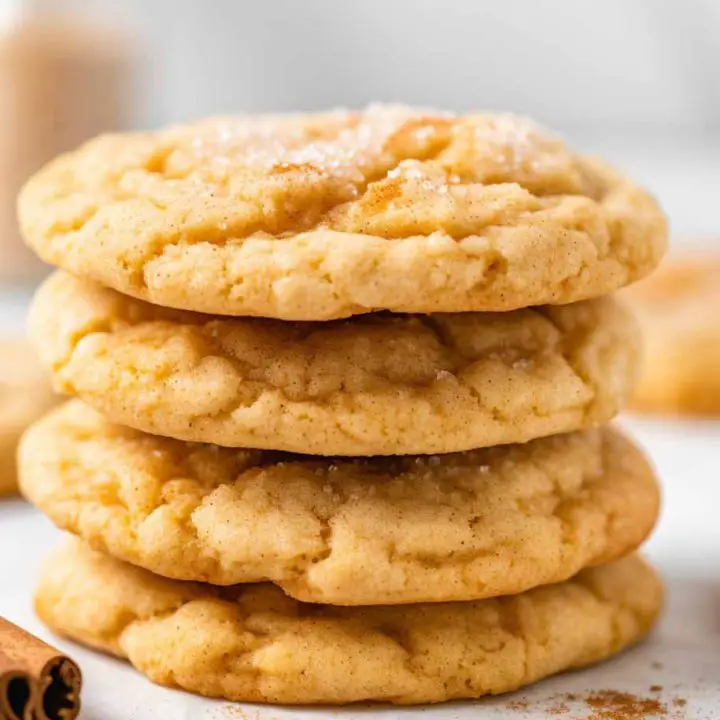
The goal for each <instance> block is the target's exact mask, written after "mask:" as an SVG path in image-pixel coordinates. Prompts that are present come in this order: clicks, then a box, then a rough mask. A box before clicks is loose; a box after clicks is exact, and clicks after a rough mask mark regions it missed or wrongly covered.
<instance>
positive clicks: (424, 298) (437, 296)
mask: <svg viewBox="0 0 720 720" xmlns="http://www.w3.org/2000/svg"><path fill="white" fill-rule="evenodd" d="M323 124H324V126H323ZM290 125H293V128H292V129H290ZM321 126H322V127H321ZM338 128H341V129H340V130H338ZM19 215H20V220H21V225H22V228H23V232H24V235H25V237H26V238H27V240H28V241H29V243H30V244H31V246H33V248H34V249H35V250H36V251H37V252H38V253H39V254H40V255H41V256H42V257H43V258H44V259H45V260H47V261H49V262H54V263H57V264H60V265H62V266H64V267H65V268H66V269H68V270H70V271H72V272H75V273H77V274H79V275H86V276H88V277H91V278H93V279H95V280H96V281H99V282H102V283H103V284H105V285H108V286H111V287H113V288H115V289H117V290H119V291H121V292H125V293H127V294H131V295H135V296H137V297H140V298H143V299H147V300H150V301H152V302H154V303H156V304H163V305H167V306H172V307H179V308H185V309H188V310H197V311H203V312H211V313H216V314H226V315H243V316H266V317H276V318H279V319H286V320H293V319H296V320H328V319H333V318H340V317H345V316H349V315H353V314H360V313H365V312H369V311H374V310H377V309H387V310H392V311H394V312H421V313H428V312H466V311H483V310H487V311H497V310H511V309H515V308H519V307H526V306H531V305H538V304H546V303H558V304H562V303H568V302H573V301H578V300H582V299H586V298H590V297H596V296H599V295H602V294H606V293H608V292H612V291H613V290H615V289H617V288H619V287H620V286H622V285H625V284H627V283H629V282H632V281H634V280H636V279H638V278H639V277H642V276H643V275H644V274H646V273H647V272H648V271H649V270H650V269H652V267H654V266H655V265H656V264H657V262H658V261H659V258H660V256H661V255H662V254H663V252H664V248H665V244H666V242H667V229H666V224H665V220H664V218H663V216H662V214H661V212H660V211H659V209H658V208H657V205H656V204H655V202H654V200H653V199H652V198H650V197H649V196H648V195H647V194H646V193H645V192H644V191H643V190H641V189H640V188H639V187H637V186H636V185H634V184H633V183H632V182H630V181H629V180H626V179H624V178H622V177H621V176H619V175H618V174H617V173H615V172H614V171H613V170H611V169H610V168H607V167H606V166H604V165H602V163H600V162H599V161H597V160H594V159H590V158H586V157H584V156H580V155H574V154H572V153H571V152H570V151H569V150H567V149H566V148H565V147H564V145H562V143H561V142H560V141H559V140H557V139H555V138H553V137H552V136H550V135H548V134H546V133H544V132H543V131H542V130H541V129H539V128H537V127H536V126H534V125H533V124H532V123H530V122H529V121H527V120H524V119H519V118H512V117H509V116H471V117H466V118H462V117H443V116H438V115H436V116H432V115H428V114H422V113H420V114H418V113H413V112H412V111H410V110H407V109H400V110H399V109H397V108H395V109H382V108H381V109H374V110H369V111H367V112H365V113H355V114H352V113H350V114H347V115H346V116H345V118H344V119H338V117H335V118H334V119H333V118H330V119H328V118H327V116H326V117H325V119H318V117H317V116H316V117H312V116H304V117H297V118H294V119H292V120H290V121H286V120H277V119H267V118H266V119H255V120H247V119H246V120H237V121H232V120H220V121H215V122H209V123H207V122H206V123H204V124H203V123H201V124H198V125H196V126H188V127H186V128H178V129H173V130H169V131H161V132H159V133H155V134H144V135H128V136H111V137H105V138H100V139H98V140H97V141H94V142H91V143H89V144H88V145H86V146H85V147H83V148H81V149H80V150H78V151H76V152H75V153H71V154H69V155H66V156H63V157H61V158H59V159H58V160H57V161H55V162H54V163H52V164H50V165H49V166H48V167H46V168H45V169H44V170H42V171H41V172H40V173H39V174H38V175H37V176H36V177H35V178H34V179H31V180H30V181H29V182H28V184H27V185H26V187H25V189H24V190H23V192H22V194H21V197H20V201H19Z"/></svg>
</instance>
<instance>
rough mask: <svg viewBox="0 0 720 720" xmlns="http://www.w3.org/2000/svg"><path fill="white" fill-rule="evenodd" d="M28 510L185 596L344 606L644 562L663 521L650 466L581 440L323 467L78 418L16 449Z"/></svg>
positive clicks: (326, 462)
mask: <svg viewBox="0 0 720 720" xmlns="http://www.w3.org/2000/svg"><path fill="white" fill-rule="evenodd" d="M20 469H21V472H20V474H21V488H22V491H23V493H24V494H25V496H26V497H27V498H28V500H30V501H31V502H32V503H33V504H35V505H37V506H38V507H39V508H40V510H42V511H43V512H45V513H47V514H48V515H49V516H50V518H51V519H52V520H53V521H54V522H55V523H57V524H58V525H59V526H60V527H61V528H63V529H65V530H70V531H71V532H73V533H77V534H78V535H80V536H81V537H83V538H84V539H85V540H87V541H89V542H90V543H91V545H92V546H93V547H95V548H97V549H98V550H103V551H105V552H108V553H110V554H111V555H114V556H116V557H119V558H120V559H122V560H126V561H128V562H131V563H134V564H136V565H140V566H142V567H145V568H147V569H148V570H151V571H152V572H155V573H158V574H160V575H166V576H168V577H174V578H178V579H181V580H198V581H205V582H210V583H213V584H218V585H229V584H234V583H246V582H258V581H262V580H271V581H273V582H275V583H277V584H278V585H279V586H280V587H282V589H283V590H284V591H285V592H287V593H288V594H289V595H292V596H293V597H295V598H298V599H299V600H304V601H307V602H320V603H330V604H333V605H379V604H389V603H413V602H425V601H433V602H438V601H447V600H473V599H477V598H485V597H494V596H497V595H509V594H514V593H519V592H522V591H524V590H527V589H529V588H532V587H535V586H536V585H543V584H548V583H554V582H559V581H561V580H565V579H567V578H569V577H571V576H572V575H575V573H577V572H578V571H579V570H581V569H582V568H584V567H586V566H588V565H595V564H601V563H606V562H609V561H610V560H614V559H616V558H618V557H621V556H623V555H626V554H628V553H629V552H631V551H632V550H634V549H635V548H637V547H638V545H640V543H641V542H642V541H643V540H644V539H645V538H646V537H647V535H648V534H649V533H650V531H651V529H652V527H653V525H654V523H655V520H656V518H657V514H658V505H659V490H658V486H657V482H656V480H655V478H654V475H653V472H652V470H651V469H650V467H649V466H648V464H647V462H646V460H645V458H644V457H643V454H642V453H641V452H640V450H638V449H637V448H636V447H635V446H633V445H632V444H631V443H630V442H629V441H628V440H627V439H626V438H625V437H624V436H623V435H621V434H620V433H619V432H618V431H616V430H613V429H610V428H601V429H598V430H586V431H582V432H577V433H571V434H568V435H557V436H553V437H549V438H542V439H540V440H534V441H532V442H530V443H527V444H525V445H505V446H502V447H496V448H486V449H483V450H475V451H470V452H466V453H458V454H451V455H436V456H420V457H392V458H371V459H361V460H357V459H325V458H312V457H308V456H297V455H285V454H278V453H272V452H262V451H247V450H231V449H229V448H218V447H217V446H213V445H199V444H189V443H184V442H181V441H178V440H169V439H166V438H161V437H157V436H154V435H145V434H143V433H140V432H138V431H136V430H130V429H128V428H125V427H122V426H119V425H111V424H110V423H108V422H106V421H105V420H103V419H102V417H101V416H99V415H98V414H97V413H96V412H95V411H93V410H91V409H90V408H88V407H87V406H84V405H82V404H81V403H79V402H78V401H73V402H70V403H68V404H67V405H66V406H64V407H62V408H60V409H58V410H56V411H55V412H53V413H51V414H50V415H48V416H47V417H46V418H45V419H43V420H41V421H40V422H38V423H37V424H36V425H35V426H34V427H33V428H32V429H31V430H30V431H29V432H28V433H27V434H26V436H25V438H24V441H23V445H22V447H21V450H20Z"/></svg>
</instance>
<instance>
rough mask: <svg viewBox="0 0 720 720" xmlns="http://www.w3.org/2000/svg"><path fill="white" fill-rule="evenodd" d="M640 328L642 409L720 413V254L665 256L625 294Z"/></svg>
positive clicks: (638, 402)
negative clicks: (655, 269) (643, 348)
mask: <svg viewBox="0 0 720 720" xmlns="http://www.w3.org/2000/svg"><path fill="white" fill-rule="evenodd" d="M627 297H628V299H629V300H630V301H631V302H632V304H633V307H634V308H635V310H636V312H637V316H638V318H639V320H640V322H641V323H642V326H643V337H644V340H645V345H646V352H645V357H646V358H647V362H646V363H645V367H644V370H643V373H642V374H641V380H640V382H639V384H638V386H637V388H636V390H635V393H634V395H633V403H632V404H633V406H634V407H635V408H637V409H640V410H649V411H657V412H673V413H680V414H707V415H718V414H720V323H719V322H718V319H717V311H718V309H720V254H719V253H712V252H705V253H693V254H688V255H685V256H681V255H678V256H675V257H671V258H668V261H667V262H665V263H663V265H662V267H661V268H660V270H659V271H658V272H657V273H655V274H653V276H652V277H650V278H648V280H647V281H645V282H642V283H639V284H638V285H637V286H636V287H634V288H632V290H630V291H629V292H628V294H627Z"/></svg>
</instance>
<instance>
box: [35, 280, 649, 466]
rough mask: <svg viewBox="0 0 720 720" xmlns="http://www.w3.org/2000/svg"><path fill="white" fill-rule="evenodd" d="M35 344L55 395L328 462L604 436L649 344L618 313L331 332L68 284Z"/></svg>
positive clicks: (153, 426)
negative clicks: (584, 431)
mask: <svg viewBox="0 0 720 720" xmlns="http://www.w3.org/2000/svg"><path fill="white" fill-rule="evenodd" d="M30 334H31V337H32V339H33V341H34V342H35V344H36V347H37V348H38V350H39V352H40V355H41V357H42V358H43V360H44V361H45V363H46V364H47V365H48V366H49V367H50V368H51V369H52V374H53V378H54V382H55V385H56V388H57V389H58V390H60V391H61V392H64V393H67V394H70V395H77V396H79V397H80V398H82V399H83V400H85V401H86V402H87V403H88V404H89V405H92V406H93V407H95V408H96V409H97V410H99V411H101V412H102V413H103V414H104V415H105V416H106V417H108V418H109V419H110V420H112V421H113V422H118V423H122V424H123V425H128V426H130V427H135V428H137V429H140V430H144V431H146V432H151V433H155V434H158V435H166V436H169V437H175V438H179V439H181V440H191V441H201V442H208V443H215V444H217V445H223V446H230V447H249V448H260V449H272V450H286V451H290V452H300V453H310V454H319V455H392V454H418V453H419V454H422V453H442V452H453V451H460V450H467V449H471V448H476V447H485V446H491V445H498V444H503V443H511V442H525V441H527V440H531V439H533V438H536V437H540V436H544V435H551V434H555V433H559V432H567V431H570V430H576V429H579V428H583V427H588V426H593V425H598V424H600V423H602V422H605V421H606V420H608V419H609V418H610V417H612V416H613V415H614V414H615V413H616V412H617V411H618V409H619V408H620V407H621V406H622V404H623V402H624V400H625V398H626V396H627V394H628V393H629V391H630V389H631V387H632V384H633V381H634V378H635V369H636V365H637V360H638V358H637V350H638V345H639V336H638V330H637V327H636V324H635V321H634V319H633V318H632V317H631V315H630V314H628V313H627V311H626V310H625V309H624V308H623V307H622V305H620V304H618V303H617V302H616V301H615V300H613V299H612V298H599V299H597V300H588V301H584V302H581V303H575V304H573V305H561V306H546V307H542V308H535V309H526V310H516V311H513V312H510V313H462V314H454V315H453V314H451V315H432V316H422V315H421V316H414V315H391V314H387V313H373V314H370V315H367V316H363V317H356V318H352V319H350V320H339V321H333V322H326V323H289V322H283V321H278V320H274V321H273V320H262V319H257V318H242V319H241V318H222V317H217V316H210V315H199V314H195V313H188V312H185V311H177V310H168V309H165V308H161V307H159V306H156V305H150V304H148V303H144V302H142V301H139V300H134V299H132V298H129V297H127V296H125V295H121V294H120V293H117V292H115V291H113V290H109V289H105V288H102V287H100V286H99V285H96V284H94V283H92V282H90V281H87V280H80V279H77V278H74V277H73V276H71V275H67V274H63V273H58V274H56V275H55V276H53V277H51V278H50V279H49V280H48V281H47V282H46V283H45V285H44V286H43V287H42V288H41V289H40V290H39V291H38V294H37V296H36V298H35V301H34V303H33V308H32V310H31V317H30Z"/></svg>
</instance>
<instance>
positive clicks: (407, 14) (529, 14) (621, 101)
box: [0, 0, 720, 236]
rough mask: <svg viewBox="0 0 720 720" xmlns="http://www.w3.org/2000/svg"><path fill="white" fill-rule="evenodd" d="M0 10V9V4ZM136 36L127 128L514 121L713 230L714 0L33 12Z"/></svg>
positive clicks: (690, 228)
mask: <svg viewBox="0 0 720 720" xmlns="http://www.w3.org/2000/svg"><path fill="white" fill-rule="evenodd" d="M7 1H8V0H0V2H7ZM37 7H38V8H41V9H43V10H51V11H58V10H65V11H71V12H74V13H75V14H76V15H77V16H93V17H94V18H96V19H97V20H98V21H100V22H102V23H104V24H106V25H111V26H121V27H125V28H126V29H127V30H128V31H129V32H130V33H133V34H134V35H135V36H136V38H137V42H136V50H137V55H136V58H137V66H136V69H137V72H136V75H135V81H136V82H135V85H134V92H133V97H134V100H133V106H132V109H131V112H130V113H129V122H131V124H133V125H134V126H137V127H155V126H159V125H163V124H166V123H170V122H178V121H181V120H185V119H188V118H193V117H197V116H201V115H208V114H218V113H235V112H243V111H269V110H275V111H278V110H279V111H282V110H286V111H289V110H313V109H318V108H327V107H335V106H361V105H363V104H366V103H367V102H370V101H373V100H382V101H395V102H398V101H400V102H407V103H413V104H421V105H430V106H436V107H440V108H443V109H452V110H459V111H462V110H469V109H496V110H511V111H515V112H521V113H526V114H529V115H531V116H534V117H536V118H537V119H539V120H540V121H542V122H544V123H545V124H547V125H549V126H551V127H552V128H554V129H556V130H558V131H560V132H562V133H563V134H565V135H567V136H568V137H569V139H570V141H571V142H573V143H574V144H575V145H578V146H580V147H582V148H585V149H588V150H591V151H597V152H602V153H605V154H606V155H609V156H610V158H611V159H612V160H613V161H614V162H615V163H616V164H618V165H620V166H621V167H623V168H625V169H626V170H627V171H628V172H631V173H633V174H634V175H636V176H637V177H638V178H639V179H640V180H642V181H644V182H645V183H646V184H648V185H649V186H650V187H651V188H652V189H653V190H654V191H655V192H656V193H657V194H658V195H659V196H660V198H661V200H662V202H663V204H664V205H665V207H666V208H667V210H668V212H669V213H670V216H671V220H672V222H673V227H674V229H675V231H676V233H677V234H678V235H691V236H696V235H707V234H712V233H715V232H718V231H720V218H719V217H717V215H716V212H715V206H716V204H717V201H718V198H720V43H718V42H717V40H716V38H717V37H718V35H719V34H720V2H717V0H693V1H692V2H688V1H687V0H604V1H603V2H602V3H600V2H596V1H595V0H573V1H572V2H571V1H570V0H362V2H360V1H356V2H347V1H345V2H339V1H338V0H303V1H302V2H299V1H296V0H244V1H242V0H152V2H149V1H148V0H38V2H37Z"/></svg>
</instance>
